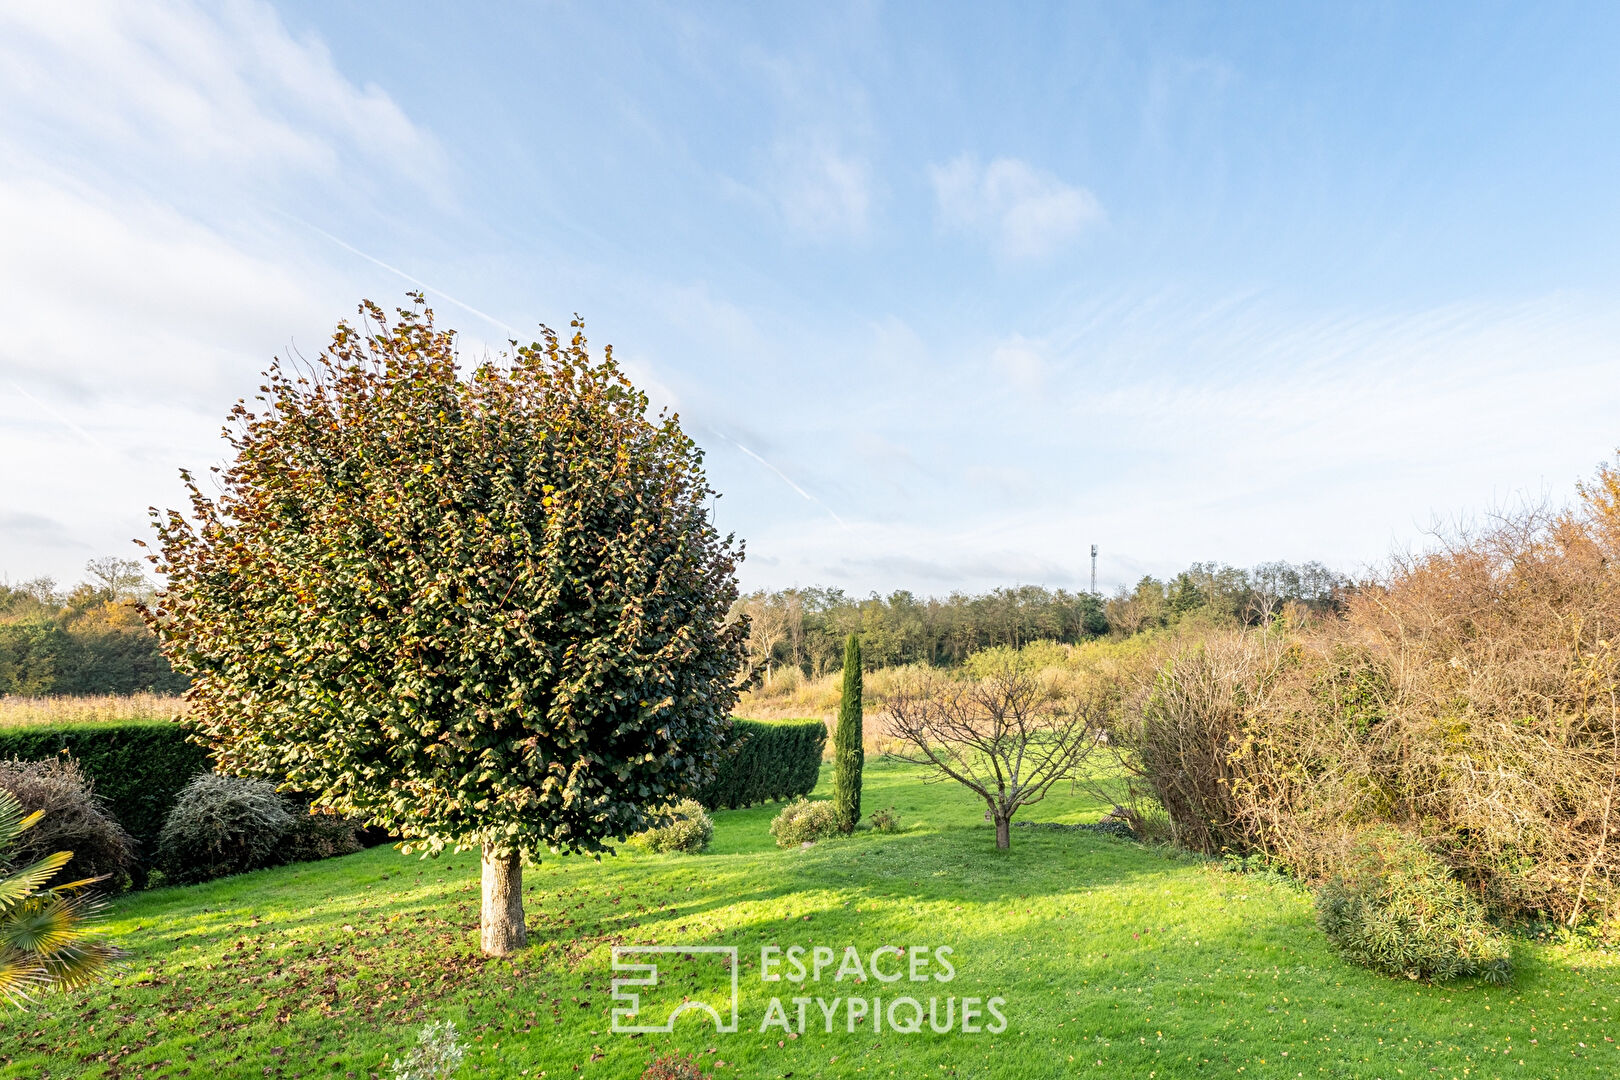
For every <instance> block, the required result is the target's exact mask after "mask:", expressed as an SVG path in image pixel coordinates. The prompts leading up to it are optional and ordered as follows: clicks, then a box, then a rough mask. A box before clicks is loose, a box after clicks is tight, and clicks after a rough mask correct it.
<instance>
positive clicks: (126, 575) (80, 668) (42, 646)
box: [0, 558, 186, 697]
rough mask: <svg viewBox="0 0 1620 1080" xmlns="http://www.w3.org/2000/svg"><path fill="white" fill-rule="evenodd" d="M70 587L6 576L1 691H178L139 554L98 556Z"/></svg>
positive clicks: (0, 595)
mask: <svg viewBox="0 0 1620 1080" xmlns="http://www.w3.org/2000/svg"><path fill="white" fill-rule="evenodd" d="M85 571H86V573H87V575H88V577H87V578H86V580H84V581H82V582H80V583H79V584H77V585H75V586H73V587H72V588H69V589H61V588H58V586H57V584H56V582H55V581H53V580H52V579H50V578H36V579H34V580H32V581H25V582H22V583H21V584H18V585H11V584H4V583H0V695H5V694H15V695H20V696H29V697H39V696H48V695H59V694H71V695H81V694H139V693H154V694H178V693H180V692H181V691H183V690H184V689H185V688H186V680H185V679H183V678H181V677H180V676H178V675H176V674H175V673H174V671H173V669H171V668H170V667H169V662H168V661H167V660H165V659H164V657H163V654H162V653H161V652H160V651H159V650H158V645H157V638H156V637H155V636H154V635H153V634H152V632H151V631H150V630H148V629H147V627H146V624H145V623H144V622H142V621H141V615H140V611H139V610H138V608H137V606H136V605H137V604H139V603H141V602H143V601H145V600H147V599H149V598H150V597H151V594H152V585H151V582H149V581H148V580H147V578H146V575H145V574H144V573H143V572H142V569H141V564H140V563H138V562H136V561H134V560H133V559H114V558H104V559H91V560H90V561H89V562H88V563H87V564H85Z"/></svg>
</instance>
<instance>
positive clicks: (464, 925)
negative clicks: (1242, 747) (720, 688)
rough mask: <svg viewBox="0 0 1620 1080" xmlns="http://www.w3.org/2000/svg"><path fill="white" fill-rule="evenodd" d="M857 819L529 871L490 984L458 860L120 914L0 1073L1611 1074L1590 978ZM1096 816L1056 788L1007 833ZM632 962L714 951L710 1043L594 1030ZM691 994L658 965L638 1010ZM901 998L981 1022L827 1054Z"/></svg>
mask: <svg viewBox="0 0 1620 1080" xmlns="http://www.w3.org/2000/svg"><path fill="white" fill-rule="evenodd" d="M826 783H827V777H826V776H825V775H824V776H823V790H825V786H826ZM883 806H894V807H897V808H898V809H899V810H900V812H901V815H902V820H903V823H904V824H905V826H906V828H905V831H903V832H901V833H898V834H878V833H874V832H870V831H863V832H862V833H860V834H857V835H856V836H855V837H853V838H850V839H847V840H836V841H828V842H823V843H821V844H818V845H816V846H814V847H812V848H809V849H794V850H789V851H779V850H777V849H776V848H774V847H773V846H772V843H771V839H770V837H769V835H768V833H767V826H768V824H769V821H770V819H771V817H772V816H773V815H774V814H775V813H776V811H777V809H778V808H777V807H774V806H766V807H756V808H754V809H751V810H741V811H732V812H725V813H720V814H717V815H716V830H715V839H714V844H713V846H712V848H711V851H710V852H709V853H707V854H705V855H701V856H682V855H651V854H646V853H626V854H622V855H620V856H618V857H615V858H608V859H604V860H603V861H602V862H600V863H598V862H595V861H593V860H590V859H582V858H577V857H574V858H556V859H548V860H547V861H546V862H545V863H543V864H542V865H541V866H539V867H538V868H533V869H531V870H529V872H528V874H527V880H526V885H527V888H526V893H527V898H528V911H529V925H530V929H531V938H532V947H531V948H530V949H529V950H527V951H526V952H525V953H524V954H523V955H522V956H520V957H519V958H518V959H517V960H516V962H510V963H509V962H506V961H494V960H486V959H485V958H483V957H482V956H480V955H479V953H478V952H477V920H478V871H477V863H476V861H475V860H474V859H473V858H472V857H471V856H470V855H461V856H456V857H445V858H442V859H439V860H437V861H421V860H418V859H416V858H415V857H407V856H402V855H400V854H398V853H397V852H395V851H393V850H392V849H389V848H379V849H375V850H372V851H369V852H365V853H363V854H359V855H354V856H350V857H348V858H343V859H335V860H330V861H327V862H324V863H312V864H304V865H300V866H294V867H285V868H281V869H277V870H271V871H263V872H260V873H255V874H247V875H243V876H241V877H237V878H232V879H228V880H225V881H220V882H214V883H211V884H208V885H203V886H196V887H190V888H176V889H163V890H156V891H153V892H150V893H146V894H137V895H131V896H127V897H124V898H122V899H121V900H119V901H118V903H117V904H116V906H115V908H114V911H113V913H112V917H111V920H110V923H109V930H110V932H111V933H112V934H113V935H115V936H116V937H117V939H118V941H119V942H120V943H121V944H122V945H123V946H124V947H125V948H126V949H128V950H129V954H130V955H129V958H128V961H127V965H126V968H125V970H124V972H123V973H122V974H121V975H120V976H119V977H118V978H117V979H115V980H114V981H113V982H111V983H110V984H108V985H106V986H103V987H101V988H99V989H96V990H94V991H91V992H89V993H86V994H83V995H76V996H72V997H63V996H53V997H50V998H46V999H44V1000H42V1001H41V1002H39V1003H38V1004H36V1005H35V1006H34V1007H33V1009H32V1010H31V1011H30V1012H29V1013H27V1014H18V1013H13V1012H7V1013H5V1014H0V1076H5V1077H30V1078H33V1077H41V1078H50V1080H60V1078H65V1077H81V1076H83V1077H104V1076H105V1077H111V1076H120V1077H146V1076H190V1077H206V1078H210V1080H213V1078H223V1077H262V1076H275V1077H300V1076H302V1077H367V1078H369V1077H373V1076H377V1077H388V1076H391V1075H392V1070H391V1067H390V1066H391V1062H392V1061H393V1060H394V1057H396V1056H397V1055H398V1054H399V1053H400V1052H401V1051H404V1050H406V1049H408V1048H409V1046H410V1045H411V1044H412V1043H413V1041H414V1038H415V1032H416V1029H417V1027H418V1026H419V1025H420V1024H422V1023H424V1022H426V1021H429V1020H436V1019H451V1020H454V1021H455V1022H456V1024H457V1025H458V1026H459V1027H460V1029H461V1031H462V1034H463V1036H464V1038H465V1039H466V1040H467V1042H468V1043H469V1051H468V1054H467V1062H466V1065H465V1066H464V1067H463V1070H462V1072H461V1073H460V1074H459V1075H460V1076H463V1077H500V1078H506V1077H521V1076H529V1077H534V1076H548V1077H552V1078H559V1077H585V1078H589V1077H598V1078H604V1080H606V1078H613V1080H618V1078H634V1077H636V1076H638V1075H639V1074H640V1071H641V1069H642V1067H643V1066H644V1064H645V1062H646V1061H647V1060H648V1059H649V1057H650V1056H651V1055H652V1054H653V1053H656V1052H663V1051H668V1050H680V1051H684V1052H690V1053H695V1054H697V1055H698V1056H699V1057H700V1058H701V1059H702V1060H703V1061H704V1062H705V1067H706V1068H708V1069H711V1070H712V1071H713V1072H714V1074H715V1075H716V1076H718V1077H772V1078H775V1077H789V1076H791V1077H795V1078H808V1077H892V1076H901V1077H1004V1078H1009V1080H1014V1078H1016V1080H1028V1078H1040V1077H1097V1078H1103V1077H1107V1078H1115V1077H1142V1078H1150V1080H1158V1078H1168V1077H1192V1076H1199V1077H1211V1076H1220V1077H1232V1076H1242V1077H1245V1078H1249V1077H1278V1078H1282V1077H1383V1078H1388V1080H1398V1078H1401V1077H1407V1078H1413V1080H1417V1078H1426V1077H1431V1076H1438V1077H1447V1078H1454V1080H1478V1078H1493V1077H1514V1078H1543V1077H1608V1076H1614V1075H1620V1049H1617V1047H1616V1044H1615V1043H1614V1042H1613V1041H1611V1039H1612V1034H1611V1032H1612V1029H1611V1026H1610V1017H1611V1015H1615V1014H1620V965H1617V964H1616V961H1615V958H1613V957H1611V956H1610V955H1608V954H1604V953H1597V952H1591V951H1574V950H1566V949H1562V948H1559V947H1553V946H1544V945H1535V944H1531V943H1528V942H1519V943H1516V948H1515V954H1516V959H1517V962H1518V966H1519V975H1518V978H1517V980H1516V983H1515V985H1514V986H1513V987H1511V988H1507V989H1497V988H1492V987H1486V986H1483V985H1471V984H1453V985H1449V986H1444V987H1434V986H1427V985H1424V984H1422V983H1416V982H1409V981H1405V980H1392V979H1387V978H1384V977H1381V976H1378V975H1374V974H1372V973H1370V972H1366V971H1363V970H1360V969H1358V968H1353V967H1350V966H1348V965H1346V964H1344V963H1343V962H1341V961H1340V960H1338V959H1337V958H1336V957H1335V955H1334V954H1333V953H1332V952H1331V951H1330V950H1329V949H1328V947H1327V946H1326V944H1325V943H1324V941H1323V939H1322V937H1321V935H1320V934H1319V933H1318V932H1317V930H1316V929H1315V926H1314V924H1313V920H1312V914H1311V908H1310V903H1309V898H1308V897H1307V896H1306V895H1304V894H1302V893H1300V892H1298V891H1296V890H1295V889H1293V888H1291V887H1289V886H1288V885H1286V884H1279V883H1276V882H1273V881H1268V880H1266V879H1263V878H1259V877H1255V876H1243V875H1236V874H1231V873H1228V872H1225V871H1223V870H1221V869H1219V868H1218V867H1215V866H1212V865H1210V864H1208V863H1206V862H1203V861H1199V860H1194V859H1189V858H1183V857H1176V856H1171V855H1167V854H1165V853H1163V852H1159V851H1155V850H1151V849H1146V848H1143V847H1141V846H1139V845H1136V844H1133V843H1130V842H1128V841H1120V840H1115V839H1111V838H1108V837H1104V836H1099V835H1095V834H1092V833H1086V832H1064V831H1048V830H1036V829H1015V830H1014V834H1013V849H1012V851H1011V852H997V851H996V850H995V849H994V846H993V837H992V832H991V830H990V828H989V826H988V825H987V824H986V823H985V822H984V821H983V820H982V808H981V807H979V806H977V805H975V804H974V803H973V802H972V801H971V800H970V799H969V798H968V797H967V795H966V794H965V793H964V792H963V791H962V789H960V788H957V787H955V786H936V785H925V784H922V783H920V782H919V781H918V779H917V773H916V770H915V769H913V768H911V767H908V766H903V765H898V764H893V763H888V762H882V761H875V762H870V763H869V764H868V769H867V786H866V792H865V807H866V809H868V810H871V809H876V808H879V807H883ZM1101 810H1102V807H1101V806H1099V805H1098V804H1096V803H1095V802H1093V801H1091V800H1089V799H1087V798H1086V797H1084V796H1083V795H1080V794H1075V793H1070V792H1064V793H1062V794H1060V795H1054V796H1053V797H1052V798H1050V799H1048V801H1047V802H1046V803H1044V804H1042V805H1040V806H1038V807H1036V808H1034V809H1033V810H1031V811H1029V812H1027V817H1028V818H1029V819H1030V820H1057V821H1070V822H1073V821H1084V820H1095V818H1096V817H1097V816H1098V815H1099V814H1100V812H1101ZM648 942H655V943H658V944H681V945H691V944H710V945H735V946H737V947H738V949H739V955H740V957H741V965H740V970H739V973H738V974H739V984H740V990H741V1003H740V1005H741V1008H740V1019H741V1024H740V1029H739V1031H738V1032H737V1033H735V1034H718V1033H716V1032H715V1031H714V1028H713V1023H712V1021H709V1020H708V1018H707V1017H698V1016H695V1015H693V1014H691V1013H688V1014H686V1015H683V1017H682V1018H681V1019H680V1020H679V1021H678V1022H677V1025H676V1030H675V1032H674V1033H673V1034H667V1035H643V1036H630V1035H615V1034H613V1033H611V1030H610V1026H611V1022H610V1009H611V1007H612V1005H613V1004H614V1003H613V1002H612V1000H611V998H610V996H609V990H610V982H611V980H612V978H613V972H612V964H611V957H610V947H611V945H612V944H613V943H620V944H632V943H648ZM764 944H775V945H779V946H782V947H784V948H785V947H788V946H792V945H799V946H803V947H805V948H807V949H808V948H811V947H813V946H816V945H826V946H830V947H833V948H834V949H836V950H837V952H838V955H839V956H840V958H841V957H842V951H843V949H844V947H845V946H855V947H856V948H857V949H858V950H859V951H860V953H861V954H863V955H870V953H871V952H872V950H874V949H876V948H878V947H879V946H882V945H893V946H895V947H899V948H906V947H909V946H914V945H918V946H927V947H930V948H932V947H936V946H944V945H948V946H950V947H951V948H952V949H953V950H954V953H953V955H951V957H950V960H951V962H952V963H953V964H954V966H955V970H956V975H955V978H954V979H952V980H951V981H950V982H948V983H938V982H931V983H911V982H909V981H901V982H898V983H879V982H877V981H875V980H873V979H871V978H870V977H868V978H867V979H866V981H864V982H861V983H857V982H855V981H854V979H853V977H846V978H845V979H843V980H841V981H837V980H835V979H834V969H833V968H832V967H828V968H827V969H826V970H824V971H823V972H822V978H821V980H820V982H819V983H806V984H800V985H794V984H789V983H783V982H775V983H766V982H763V981H761V979H760V977H759V976H760V969H759V962H760V953H759V950H760V947H761V945H764ZM895 966H896V965H895V964H894V961H893V959H892V954H890V956H889V957H888V958H886V959H885V967H886V968H888V969H893V968H894V967H895ZM715 974H716V973H715V970H714V969H713V968H712V966H709V965H706V963H704V962H697V961H694V962H690V963H684V962H674V963H672V964H669V965H666V967H665V970H664V972H663V981H664V984H665V985H664V986H663V987H661V988H660V989H659V990H658V991H656V992H649V993H648V995H647V998H646V1001H645V1002H644V1005H645V1007H646V1010H647V1012H648V1013H652V1012H654V1011H656V1010H657V1009H660V1008H661V1009H663V1010H665V1011H666V1012H667V1010H668V1008H669V1007H670V1006H671V1004H672V1003H674V1002H677V1001H678V1000H679V996H680V995H681V994H683V993H691V994H693V995H694V996H704V994H705V990H706V988H712V985H713V982H714V976H715ZM925 974H926V973H925ZM721 983H722V985H724V977H723V972H722V978H721ZM902 994H906V995H910V996H915V997H918V998H919V999H920V1000H921V1002H922V1003H923V1004H926V1002H927V999H928V998H929V997H931V996H932V997H937V998H938V999H939V1008H940V1010H941V1012H940V1016H941V1018H942V1019H943V1010H944V1008H945V999H946V998H947V997H955V998H956V999H958V1001H960V1000H961V999H963V998H966V997H978V998H981V999H983V998H989V997H1000V998H1003V999H1004V1000H1005V1004H1004V1005H1002V1006H1000V1010H1001V1011H1002V1012H1003V1013H1004V1015H1005V1016H1006V1019H1007V1027H1006V1030H1005V1031H1003V1032H1001V1033H1000V1034H991V1033H989V1032H987V1031H979V1032H976V1033H964V1032H963V1031H961V1030H960V1027H961V1024H960V1016H959V1015H958V1017H957V1022H956V1025H955V1029H954V1030H952V1031H951V1032H950V1033H947V1034H935V1033H933V1032H932V1031H930V1030H929V1028H928V1027H927V1025H926V1024H925V1025H924V1028H923V1031H922V1032H920V1033H917V1034H901V1033H897V1032H894V1031H892V1030H890V1029H889V1027H888V1025H887V1024H885V1025H884V1028H883V1030H881V1031H874V1030H873V1021H872V1018H871V1017H870V1016H867V1017H865V1018H863V1019H862V1020H861V1021H860V1022H859V1023H858V1024H855V1025H854V1028H855V1030H854V1031H853V1032H850V1031H848V1030H847V1028H848V1026H849V1021H848V1014H847V1012H846V1011H845V1007H844V1000H843V999H847V998H849V997H851V996H853V997H860V998H863V999H870V998H872V997H882V998H885V999H888V1000H892V998H893V997H896V996H900V995H902ZM773 995H774V996H779V997H781V998H782V999H783V1002H784V1006H785V1012H786V1014H787V1016H788V1019H789V1022H790V1023H791V1024H792V1026H793V1027H794V1028H797V1026H798V1024H797V1015H796V1013H797V1006H795V1005H794V1004H792V1002H791V998H792V997H794V996H802V997H810V998H812V999H814V998H818V997H819V998H822V999H824V1000H826V1001H828V1002H831V1001H832V1000H833V999H835V998H836V999H840V1004H839V1006H838V1011H837V1012H836V1013H835V1019H834V1022H833V1030H832V1031H831V1032H828V1031H827V1030H825V1028H826V1026H827V1025H826V1022H825V1020H824V1017H823V1014H822V1012H821V1011H820V1007H819V1006H818V1005H816V1004H814V1003H813V1002H812V1003H811V1004H809V1005H808V1007H807V1013H808V1015H807V1017H806V1021H807V1022H806V1025H805V1030H804V1031H803V1033H802V1034H801V1033H799V1032H798V1031H796V1030H795V1031H793V1032H791V1033H790V1032H786V1031H783V1030H782V1029H781V1028H780V1027H779V1026H773V1027H772V1028H771V1029H770V1030H769V1031H767V1032H764V1033H761V1031H760V1030H759V1027H760V1022H761V1020H762V1018H764V1017H765V1015H766V1009H767V1005H768V1003H769V1000H770V998H771V997H772V996H773ZM620 1004H623V1003H620ZM902 1016H903V1014H902ZM659 1019H661V1018H659V1017H653V1018H652V1022H657V1021H658V1020H659ZM990 1019H991V1017H989V1016H984V1017H983V1018H982V1019H981V1020H980V1021H979V1022H980V1023H981V1024H982V1023H986V1022H988V1021H989V1020H990ZM792 1035H797V1037H796V1038H795V1037H791V1036H792Z"/></svg>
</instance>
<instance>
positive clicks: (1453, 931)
mask: <svg viewBox="0 0 1620 1080" xmlns="http://www.w3.org/2000/svg"><path fill="white" fill-rule="evenodd" d="M1316 918H1317V922H1318V923H1319V924H1320V926H1321V927H1322V930H1323V932H1324V933H1326V934H1327V936H1328V940H1329V941H1331V942H1333V944H1334V946H1335V947H1337V948H1338V949H1339V951H1340V952H1342V953H1343V954H1344V956H1345V957H1346V958H1347V959H1349V960H1353V961H1355V962H1356V963H1358V964H1362V965H1364V966H1366V967H1370V968H1372V969H1373V970H1375V971H1381V972H1383V973H1385V974H1387V975H1405V976H1406V977H1408V978H1411V979H1428V980H1430V981H1433V982H1443V981H1445V980H1447V979H1455V978H1458V977H1464V976H1477V977H1479V978H1482V979H1484V980H1485V981H1486V982H1489V983H1497V984H1505V983H1507V982H1509V981H1510V980H1511V979H1512V977H1513V961H1512V957H1511V956H1510V954H1509V951H1508V946H1507V942H1506V941H1505V940H1504V939H1503V938H1502V936H1501V935H1500V934H1498V933H1497V932H1496V930H1495V929H1494V928H1493V927H1492V926H1491V925H1490V923H1488V922H1486V921H1485V915H1484V911H1483V909H1482V908H1481V907H1480V905H1479V904H1478V903H1477V902H1476V901H1475V900H1474V899H1473V897H1471V896H1469V895H1468V892H1467V890H1466V889H1465V888H1464V887H1463V885H1462V883H1461V882H1459V881H1458V880H1457V879H1456V878H1454V877H1452V876H1451V873H1450V871H1449V870H1448V869H1447V868H1446V866H1445V864H1444V863H1442V862H1441V861H1440V860H1439V859H1438V858H1436V857H1435V856H1434V854H1433V853H1431V852H1430V851H1429V850H1428V849H1427V848H1425V847H1424V846H1423V844H1422V843H1421V842H1419V841H1418V840H1417V839H1415V838H1413V837H1411V836H1407V835H1406V834H1404V833H1402V832H1400V831H1399V830H1397V829H1395V828H1393V827H1391V826H1374V827H1372V828H1369V829H1366V830H1364V831H1363V832H1362V833H1361V834H1360V835H1359V836H1358V837H1357V839H1356V841H1355V843H1354V845H1353V846H1352V848H1351V850H1350V853H1349V855H1348V857H1347V858H1346V860H1345V865H1344V867H1343V869H1342V871H1341V872H1340V873H1339V874H1337V875H1335V876H1334V877H1332V878H1331V879H1329V880H1328V881H1327V883H1326V884H1324V885H1323V886H1322V887H1321V888H1320V889H1319V890H1318V891H1317V894H1316Z"/></svg>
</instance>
